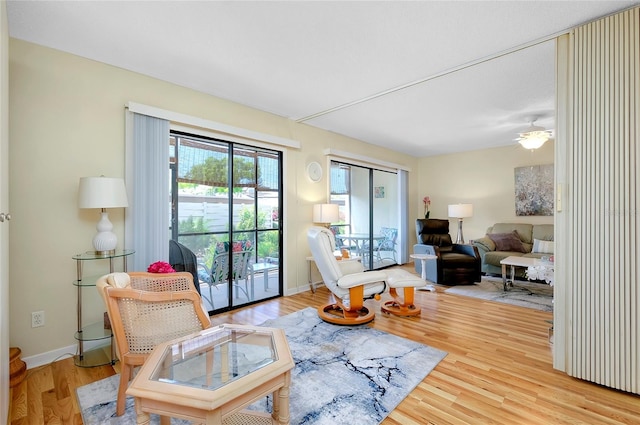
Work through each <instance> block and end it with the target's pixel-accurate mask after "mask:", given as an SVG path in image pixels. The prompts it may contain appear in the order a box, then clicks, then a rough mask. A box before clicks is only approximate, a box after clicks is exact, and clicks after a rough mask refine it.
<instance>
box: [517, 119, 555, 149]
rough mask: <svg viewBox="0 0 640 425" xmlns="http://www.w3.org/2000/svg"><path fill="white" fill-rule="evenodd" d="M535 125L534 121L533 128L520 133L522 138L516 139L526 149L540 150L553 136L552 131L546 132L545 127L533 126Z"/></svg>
mask: <svg viewBox="0 0 640 425" xmlns="http://www.w3.org/2000/svg"><path fill="white" fill-rule="evenodd" d="M533 123H535V120H534V121H532V122H531V126H530V127H529V128H527V129H526V130H525V131H524V132H522V133H520V137H518V138H517V139H516V140H517V141H518V143H520V144H521V145H522V147H523V148H525V149H531V150H534V149H538V148H540V147H541V146H542V145H544V142H546V141H547V140H549V139H550V138H551V136H552V132H551V130H545V129H544V128H543V127H539V126H536V125H533Z"/></svg>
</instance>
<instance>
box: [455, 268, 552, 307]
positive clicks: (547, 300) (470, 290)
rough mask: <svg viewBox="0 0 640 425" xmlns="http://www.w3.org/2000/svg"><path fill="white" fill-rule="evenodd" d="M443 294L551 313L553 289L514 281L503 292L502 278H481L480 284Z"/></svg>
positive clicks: (532, 283) (540, 284) (527, 282)
mask: <svg viewBox="0 0 640 425" xmlns="http://www.w3.org/2000/svg"><path fill="white" fill-rule="evenodd" d="M444 292H446V293H447V294H455V295H464V296H467V297H473V298H481V299H483V300H490V301H497V302H501V303H505V304H512V305H517V306H520V307H527V308H534V309H536V310H542V311H553V287H552V286H549V285H547V284H545V283H534V282H529V281H521V280H516V281H515V284H514V286H513V287H509V290H508V291H506V292H505V291H504V290H503V286H502V278H498V277H488V276H483V277H482V282H480V283H476V284H473V285H460V286H454V287H451V288H449V289H446V290H445V291H444Z"/></svg>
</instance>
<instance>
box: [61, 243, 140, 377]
mask: <svg viewBox="0 0 640 425" xmlns="http://www.w3.org/2000/svg"><path fill="white" fill-rule="evenodd" d="M134 253H135V251H134V250H132V249H124V250H117V251H114V252H113V253H110V254H106V255H102V254H99V253H96V252H95V251H87V252H84V253H82V254H77V255H74V256H73V257H72V258H73V259H74V260H76V267H77V276H76V277H77V279H76V280H75V281H74V282H73V284H74V285H75V286H76V287H77V290H78V292H77V324H78V328H77V330H76V333H75V339H76V340H77V341H78V353H77V354H76V355H75V356H74V358H73V360H74V363H75V365H76V366H80V367H94V366H102V365H106V364H114V363H115V358H116V356H115V352H114V346H113V333H112V332H111V329H105V324H104V322H103V321H98V322H95V323H91V324H88V325H85V324H83V320H82V290H83V289H84V288H87V287H94V288H95V286H96V281H97V280H98V278H99V276H83V265H84V263H85V261H95V260H109V273H113V272H114V271H116V270H115V265H114V260H116V259H118V258H122V271H124V272H126V271H127V257H129V256H130V255H133V254H134ZM105 274H106V272H105ZM88 341H93V342H95V343H96V344H98V346H96V347H93V348H92V349H91V350H85V347H84V343H85V342H88ZM99 341H104V342H105V343H104V344H102V345H100V342H99Z"/></svg>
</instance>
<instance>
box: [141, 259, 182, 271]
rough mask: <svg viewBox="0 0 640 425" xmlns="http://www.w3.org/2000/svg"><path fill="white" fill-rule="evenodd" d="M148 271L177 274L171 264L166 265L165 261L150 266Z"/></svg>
mask: <svg viewBox="0 0 640 425" xmlns="http://www.w3.org/2000/svg"><path fill="white" fill-rule="evenodd" d="M147 271H148V272H149V273H175V272H176V271H175V270H174V268H173V267H171V264H169V263H165V262H164V261H156V262H155V263H153V264H151V265H150V266H149V268H148V269H147Z"/></svg>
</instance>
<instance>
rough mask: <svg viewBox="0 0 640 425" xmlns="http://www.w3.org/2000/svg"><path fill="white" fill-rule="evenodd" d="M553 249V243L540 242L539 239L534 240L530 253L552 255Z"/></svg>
mask: <svg viewBox="0 0 640 425" xmlns="http://www.w3.org/2000/svg"><path fill="white" fill-rule="evenodd" d="M553 248H554V243H553V241H541V240H540V239H534V240H533V249H532V250H531V252H532V253H539V254H553Z"/></svg>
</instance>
